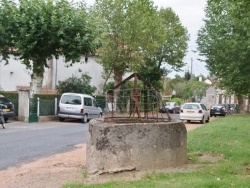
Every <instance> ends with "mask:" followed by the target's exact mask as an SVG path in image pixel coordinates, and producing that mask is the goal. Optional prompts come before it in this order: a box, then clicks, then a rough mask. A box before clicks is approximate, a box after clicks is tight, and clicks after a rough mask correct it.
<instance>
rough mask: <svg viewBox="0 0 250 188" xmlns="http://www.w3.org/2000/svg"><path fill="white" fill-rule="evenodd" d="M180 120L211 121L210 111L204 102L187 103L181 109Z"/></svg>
mask: <svg viewBox="0 0 250 188" xmlns="http://www.w3.org/2000/svg"><path fill="white" fill-rule="evenodd" d="M180 120H183V121H184V120H186V121H187V122H190V121H200V122H201V123H205V122H209V120H210V113H209V110H208V109H207V107H206V106H205V105H204V104H202V103H185V104H184V105H183V106H182V107H181V110H180Z"/></svg>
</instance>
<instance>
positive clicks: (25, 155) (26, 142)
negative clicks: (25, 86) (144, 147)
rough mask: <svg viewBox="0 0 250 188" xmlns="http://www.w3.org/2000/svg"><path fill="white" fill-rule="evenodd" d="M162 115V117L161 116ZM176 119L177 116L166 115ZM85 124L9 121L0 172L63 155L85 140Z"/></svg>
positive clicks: (0, 132)
mask: <svg viewBox="0 0 250 188" xmlns="http://www.w3.org/2000/svg"><path fill="white" fill-rule="evenodd" d="M163 115H164V116H166V114H163ZM170 116H171V118H172V119H176V120H178V119H179V114H170ZM87 134H88V123H85V124H82V123H81V122H77V121H71V122H70V121H68V122H45V123H24V122H19V121H10V122H8V123H6V129H2V128H1V127H0V143H1V144H0V170H3V169H6V168H8V167H10V166H15V165H19V164H21V163H24V162H32V161H35V160H36V159H38V158H41V157H45V156H50V155H53V154H56V153H60V152H65V151H68V150H71V149H73V148H74V145H76V144H80V143H85V142H86V141H87Z"/></svg>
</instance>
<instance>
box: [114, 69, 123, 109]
mask: <svg viewBox="0 0 250 188" xmlns="http://www.w3.org/2000/svg"><path fill="white" fill-rule="evenodd" d="M122 76H123V71H121V70H119V69H114V80H115V86H116V85H117V84H119V83H120V82H121V81H122ZM119 92H120V87H118V88H116V89H115V91H114V103H115V104H114V105H115V106H116V111H118V112H119V104H117V101H118V97H119Z"/></svg>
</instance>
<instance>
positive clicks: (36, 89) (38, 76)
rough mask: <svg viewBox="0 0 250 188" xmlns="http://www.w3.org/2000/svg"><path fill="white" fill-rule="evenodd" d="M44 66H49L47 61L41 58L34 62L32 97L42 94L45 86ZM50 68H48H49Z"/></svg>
mask: <svg viewBox="0 0 250 188" xmlns="http://www.w3.org/2000/svg"><path fill="white" fill-rule="evenodd" d="M44 66H47V64H46V59H43V58H40V59H36V60H33V69H32V71H33V73H32V75H31V86H30V96H31V98H33V95H34V94H39V93H41V89H42V85H43V73H44ZM47 67H48V66H47Z"/></svg>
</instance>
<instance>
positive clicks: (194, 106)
mask: <svg viewBox="0 0 250 188" xmlns="http://www.w3.org/2000/svg"><path fill="white" fill-rule="evenodd" d="M199 108H200V107H199V105H198V104H185V105H184V106H183V109H194V110H196V109H199Z"/></svg>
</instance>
